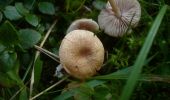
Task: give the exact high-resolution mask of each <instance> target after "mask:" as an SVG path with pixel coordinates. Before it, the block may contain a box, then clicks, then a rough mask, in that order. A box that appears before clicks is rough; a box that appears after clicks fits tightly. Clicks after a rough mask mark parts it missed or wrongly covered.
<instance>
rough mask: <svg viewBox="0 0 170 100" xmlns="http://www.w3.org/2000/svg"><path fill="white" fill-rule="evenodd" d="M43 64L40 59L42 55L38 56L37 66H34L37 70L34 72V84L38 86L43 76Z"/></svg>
mask: <svg viewBox="0 0 170 100" xmlns="http://www.w3.org/2000/svg"><path fill="white" fill-rule="evenodd" d="M42 64H43V62H42V61H41V60H40V57H38V58H37V60H36V62H35V67H34V70H35V74H34V78H35V82H34V85H35V87H36V86H38V83H39V81H40V78H41V72H42Z"/></svg>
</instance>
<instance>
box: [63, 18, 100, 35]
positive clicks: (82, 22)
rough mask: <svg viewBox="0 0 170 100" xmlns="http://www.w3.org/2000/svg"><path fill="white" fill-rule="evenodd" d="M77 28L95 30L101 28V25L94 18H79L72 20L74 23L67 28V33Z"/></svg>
mask: <svg viewBox="0 0 170 100" xmlns="http://www.w3.org/2000/svg"><path fill="white" fill-rule="evenodd" d="M77 29H82V30H88V31H92V32H95V31H98V30H99V25H98V24H97V23H96V22H95V21H94V20H92V19H86V18H82V19H78V20H75V21H74V22H72V24H71V25H70V26H69V28H68V29H67V32H66V33H69V32H71V31H73V30H77Z"/></svg>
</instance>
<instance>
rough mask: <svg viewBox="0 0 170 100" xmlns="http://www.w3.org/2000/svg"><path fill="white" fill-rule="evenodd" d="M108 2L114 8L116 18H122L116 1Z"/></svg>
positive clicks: (110, 0)
mask: <svg viewBox="0 0 170 100" xmlns="http://www.w3.org/2000/svg"><path fill="white" fill-rule="evenodd" d="M108 1H109V3H110V5H111V7H112V11H113V12H114V13H115V16H116V17H120V12H119V8H118V7H117V6H116V4H115V1H114V0H108Z"/></svg>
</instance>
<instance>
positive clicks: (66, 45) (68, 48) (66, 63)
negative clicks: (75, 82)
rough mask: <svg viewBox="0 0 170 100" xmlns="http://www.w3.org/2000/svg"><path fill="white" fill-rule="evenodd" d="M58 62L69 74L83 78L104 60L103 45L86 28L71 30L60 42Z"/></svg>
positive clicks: (91, 74) (91, 73)
mask: <svg viewBox="0 0 170 100" xmlns="http://www.w3.org/2000/svg"><path fill="white" fill-rule="evenodd" d="M59 57H60V63H61V65H62V66H63V67H64V69H65V71H66V72H67V73H68V74H70V75H71V76H73V77H75V78H78V79H81V80H84V79H87V78H89V77H91V76H93V75H95V74H96V72H97V71H98V70H99V69H100V68H101V66H102V64H103V60H104V47H103V44H102V43H101V41H100V40H99V39H98V37H97V36H96V35H95V34H94V33H93V32H90V31H87V30H73V31H71V32H70V33H68V34H67V35H66V36H65V38H64V39H63V40H62V42H61V46H60V48H59Z"/></svg>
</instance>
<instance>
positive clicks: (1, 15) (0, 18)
mask: <svg viewBox="0 0 170 100" xmlns="http://www.w3.org/2000/svg"><path fill="white" fill-rule="evenodd" d="M2 18H3V14H2V13H1V12H0V22H1V21H2Z"/></svg>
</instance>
